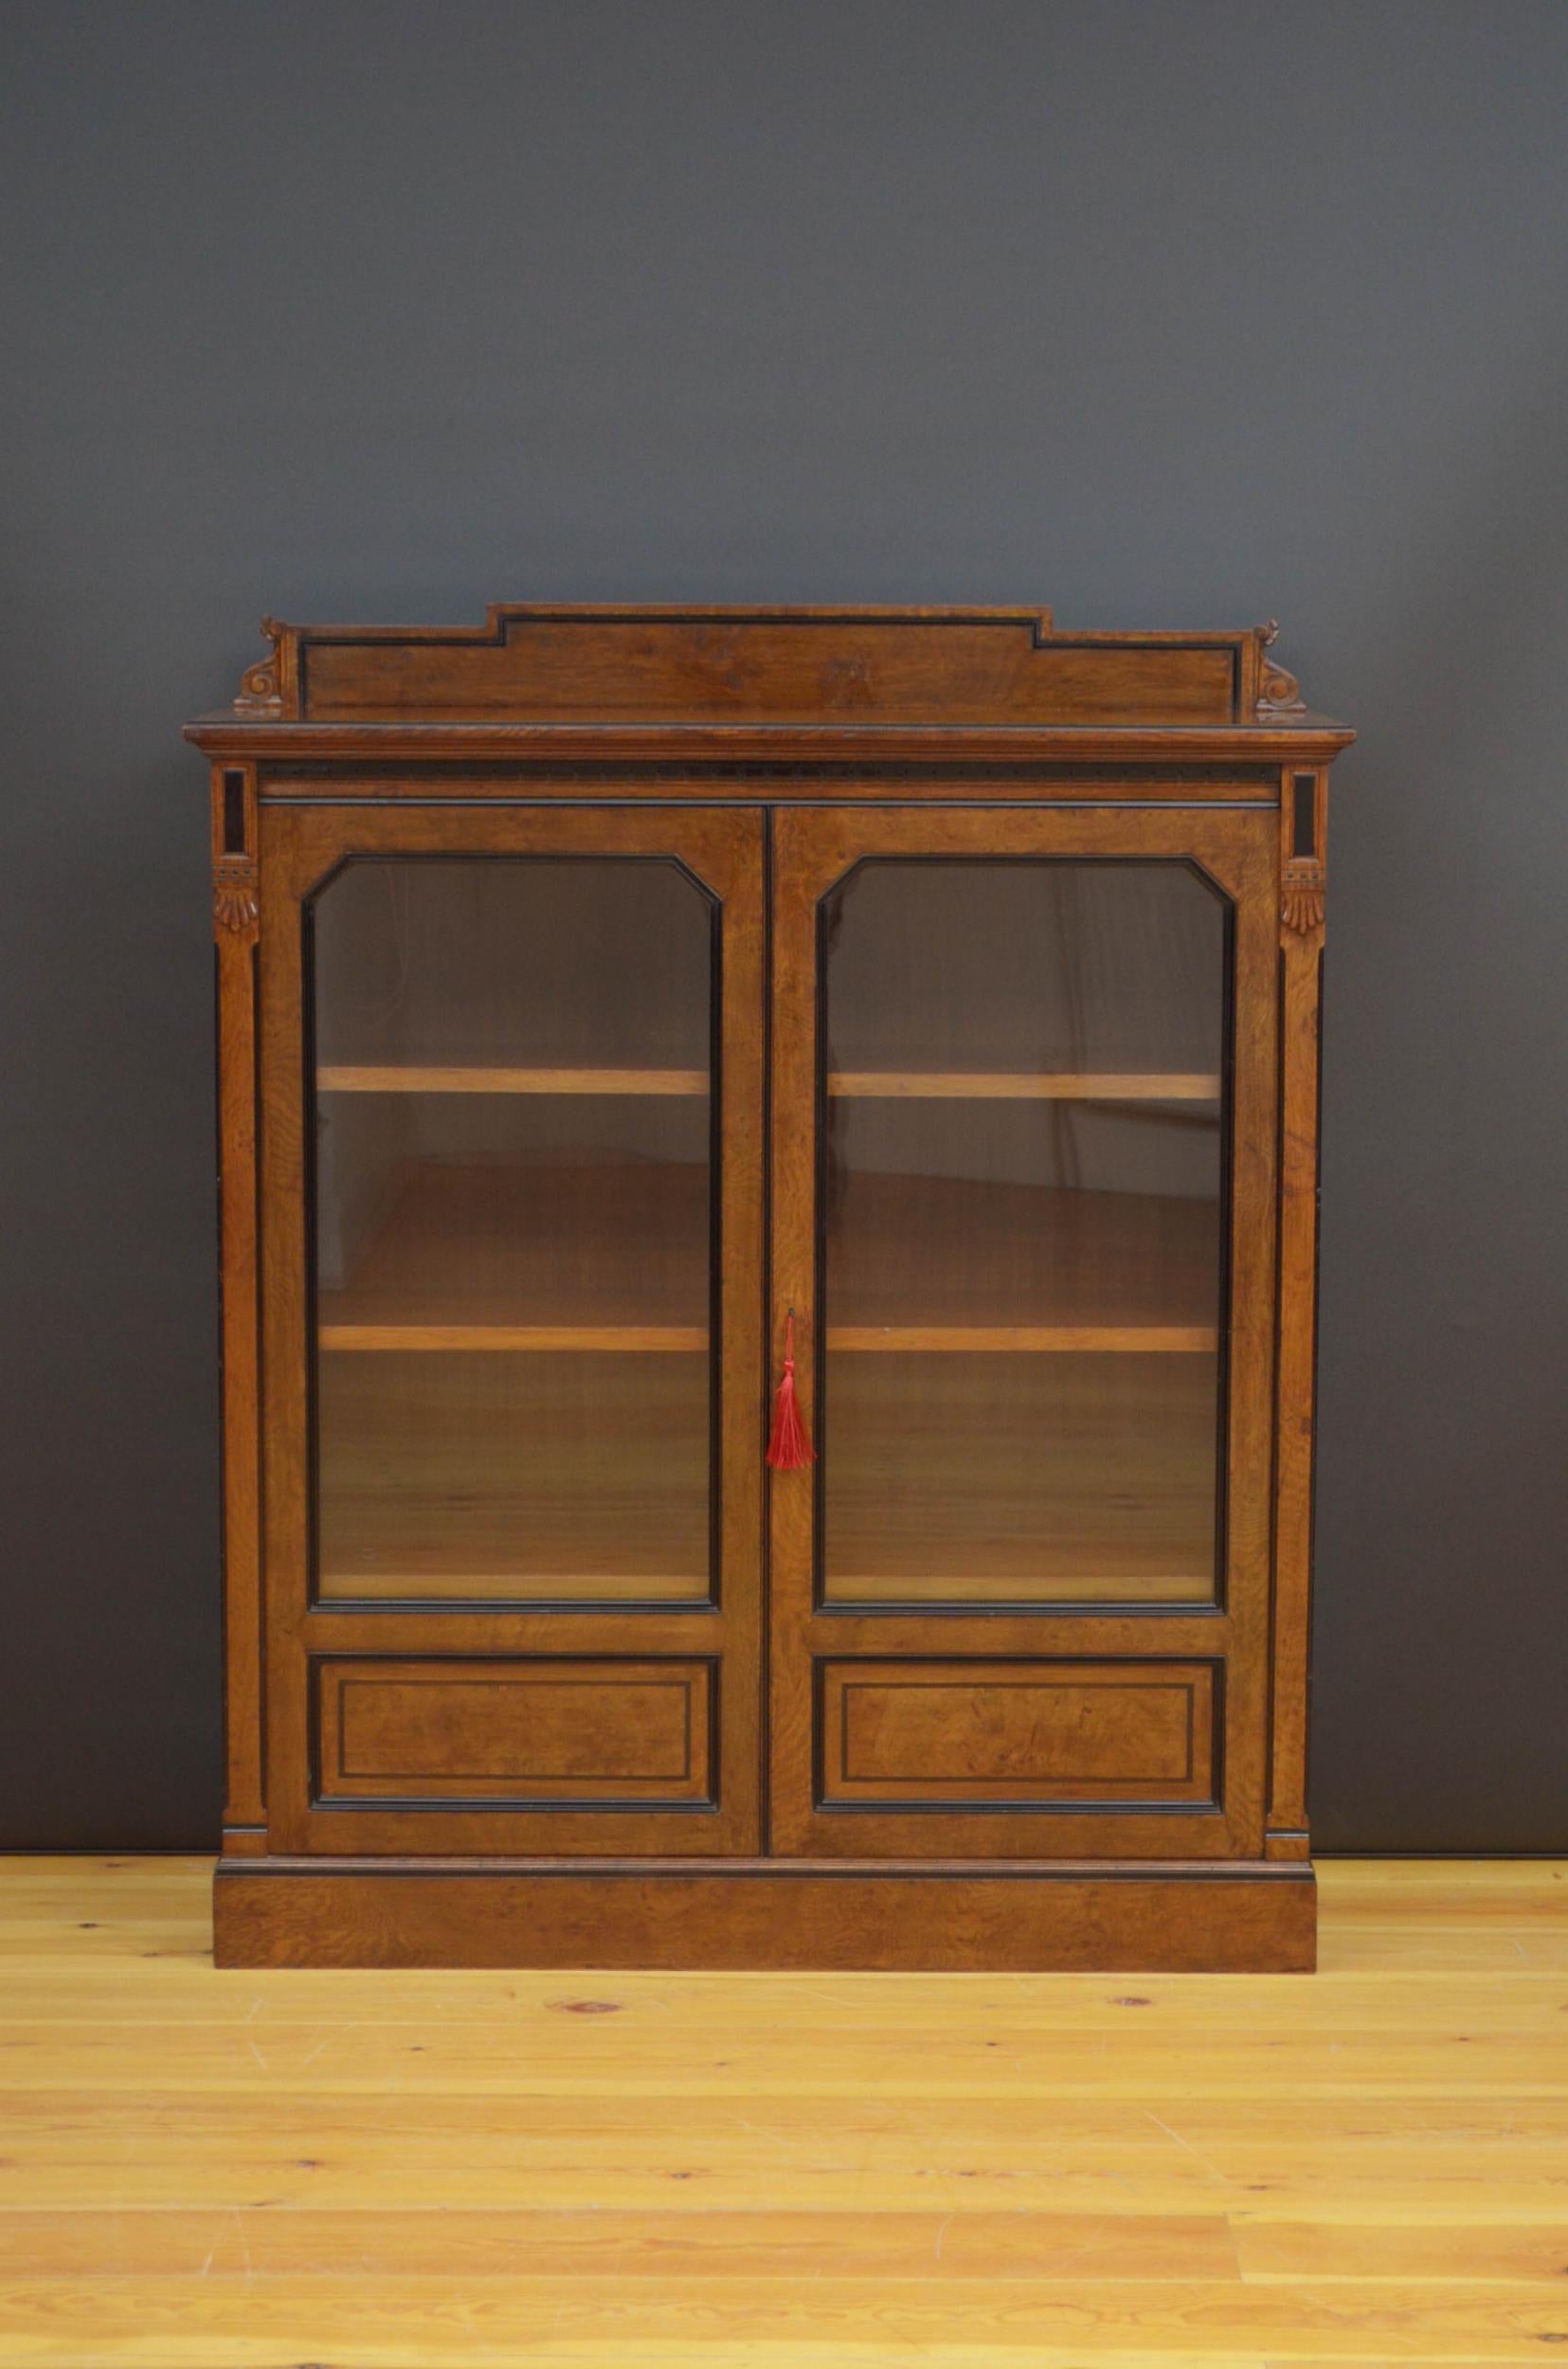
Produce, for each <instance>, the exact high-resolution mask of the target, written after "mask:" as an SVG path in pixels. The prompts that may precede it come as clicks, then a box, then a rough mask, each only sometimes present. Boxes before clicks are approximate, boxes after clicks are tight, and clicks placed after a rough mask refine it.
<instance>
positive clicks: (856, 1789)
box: [820, 1661, 1215, 1809]
mask: <svg viewBox="0 0 1568 2369" xmlns="http://www.w3.org/2000/svg"><path fill="white" fill-rule="evenodd" d="M820 1679H821V1704H822V1738H823V1771H822V1799H823V1802H824V1805H827V1806H832V1805H835V1804H840V1805H846V1806H847V1805H851V1804H855V1803H864V1804H866V1805H867V1806H871V1805H874V1804H875V1805H884V1804H888V1803H892V1802H902V1803H910V1802H920V1803H925V1804H927V1805H928V1806H930V1807H933V1808H936V1807H948V1806H953V1805H961V1804H962V1805H972V1804H975V1803H984V1802H990V1803H993V1804H995V1805H997V1806H998V1807H1003V1806H1006V1805H1009V1804H1016V1805H1018V1806H1020V1807H1023V1806H1026V1807H1028V1808H1030V1809H1042V1808H1049V1807H1050V1806H1051V1805H1052V1804H1053V1803H1056V1802H1060V1803H1062V1804H1064V1805H1065V1804H1069V1803H1071V1804H1072V1805H1073V1806H1075V1807H1081V1806H1082V1805H1083V1804H1085V1803H1086V1802H1093V1801H1107V1802H1115V1803H1117V1804H1122V1803H1127V1802H1139V1803H1146V1804H1151V1805H1153V1804H1159V1803H1162V1802H1180V1803H1182V1804H1184V1805H1187V1804H1192V1803H1201V1802H1206V1801H1208V1800H1209V1799H1211V1798H1212V1795H1213V1783H1214V1728H1215V1718H1214V1713H1215V1696H1214V1670H1213V1666H1212V1665H1211V1664H1210V1663H1208V1662H1150V1661H1142V1662H1111V1661H1108V1662H1072V1661H1034V1662H1020V1661H996V1662H989V1661H943V1662H939V1661H927V1662H916V1661H902V1662H878V1661H838V1662H827V1663H824V1664H823V1665H822V1667H821V1671H820Z"/></svg>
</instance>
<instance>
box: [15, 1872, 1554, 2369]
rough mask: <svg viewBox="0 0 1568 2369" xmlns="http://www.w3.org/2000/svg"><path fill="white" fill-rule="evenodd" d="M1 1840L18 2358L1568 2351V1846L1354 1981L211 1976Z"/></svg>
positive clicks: (1342, 1884) (322, 2360)
mask: <svg viewBox="0 0 1568 2369" xmlns="http://www.w3.org/2000/svg"><path fill="white" fill-rule="evenodd" d="M207 1882H208V1870H207V1865H206V1863H204V1862H198V1861H195V1860H189V1861H187V1860H167V1859H166V1860H157V1859H152V1860H139V1861H137V1860H111V1861H89V1860H81V1859H74V1860H40V1859H33V1860H27V1859H14V1860H9V1861H3V1862H0V2364H4V2369H24V2365H25V2364H31V2363H35V2362H49V2363H56V2364H58V2363H69V2364H79V2365H81V2369H86V2365H87V2364H96V2363H100V2362H101V2363H113V2364H115V2369H128V2365H129V2364H148V2365H149V2369H234V2365H236V2364H245V2365H246V2369H283V2365H284V2364H289V2365H290V2369H297V2364H306V2363H309V2364H322V2365H323V2369H325V2365H326V2364H331V2369H413V2365H414V2364H420V2369H430V2365H432V2364H440V2365H441V2369H454V2365H455V2364H460V2363H461V2364H467V2363H471V2362H487V2363H496V2362H504V2363H508V2364H511V2363H529V2364H532V2363H536V2362H544V2363H557V2362H559V2363H568V2362H569V2363H585V2362H592V2363H600V2362H603V2363H605V2364H607V2365H610V2369H652V2365H653V2364H656V2363H657V2364H658V2365H659V2369H693V2365H694V2364H695V2365H696V2369H707V2365H711V2369H721V2365H722V2369H798V2364H806V2363H809V2364H812V2369H828V2365H829V2364H831V2365H832V2369H878V2365H880V2364H883V2363H888V2362H895V2361H896V2362H906V2361H910V2362H912V2361H918V2362H920V2363H921V2364H923V2365H924V2369H977V2365H978V2364H984V2365H985V2369H1025V2365H1027V2369H1069V2365H1070V2364H1071V2365H1072V2369H1080V2365H1082V2364H1092V2365H1093V2369H1156V2364H1158V2369H1183V2364H1192V2363H1199V2362H1202V2363H1208V2362H1218V2363H1224V2364H1226V2365H1227V2369H1260V2364H1280V2365H1283V2364H1285V2363H1289V2364H1291V2369H1303V2365H1304V2364H1309V2363H1328V2362H1334V2363H1337V2364H1345V2363H1363V2364H1372V2363H1376V2364H1378V2365H1379V2369H1382V2365H1383V2364H1385V2363H1392V2362H1429V2363H1433V2362H1476V2361H1484V2362H1500V2361H1541V2360H1552V2359H1559V2360H1568V2354H1563V2353H1554V2352H1553V2351H1552V2350H1551V2348H1552V2347H1553V2346H1554V2345H1564V2346H1568V1913H1565V1911H1568V1865H1557V1866H1552V1865H1547V1864H1544V1863H1541V1862H1516V1863H1513V1864H1507V1863H1490V1864H1487V1863H1482V1864H1469V1865H1461V1864H1454V1863H1446V1864H1445V1863H1430V1862H1429V1863H1421V1864H1404V1865H1389V1864H1386V1863H1384V1864H1380V1865H1379V1864H1364V1865H1351V1864H1345V1863H1341V1864H1337V1865H1335V1864H1330V1865H1329V1866H1327V1867H1326V1868H1325V1870H1324V1871H1323V1898H1324V1939H1323V1960H1324V1969H1323V1972H1322V1973H1321V1974H1320V1975H1319V1976H1318V1977H1317V1978H1316V1979H1315V1980H1314V1979H1312V1978H1310V1977H1301V1976H1295V1977H1290V1976H1285V1977H1271V1978H1259V1979H1252V1978H1242V1977H1239V1976H1232V1977H1229V1978H1199V1977H1195V1976H1186V1977H1170V1976H1164V1977H1157V1976H1148V1977H1144V1976H1090V1975H1071V1976H1060V1977H1036V1976H1029V1977H1023V1976H1017V1975H1013V1976H1006V1977H996V1978H993V1977H989V1976H980V1975H975V1976H944V1975H850V1976H845V1975H821V1976H800V1975H797V1976H751V1977H746V1976H739V1977H737V1976H671V1975H645V1976H625V1975H614V1976H611V1975H603V1974H600V1975H579V1976H571V1975H566V1976H563V1975H560V1974H548V1975H532V1974H504V1975H500V1974H466V1975H433V1974H432V1975H392V1974H380V1975H359V1974H272V1975H253V1974H222V1975H219V1974H214V1973H213V1971H212V1969H211V1966H210V1964H209V1962H208V1960H207Z"/></svg>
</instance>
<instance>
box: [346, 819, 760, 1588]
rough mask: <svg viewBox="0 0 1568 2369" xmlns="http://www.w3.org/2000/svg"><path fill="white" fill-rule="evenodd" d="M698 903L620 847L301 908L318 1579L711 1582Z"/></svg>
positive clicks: (706, 1162)
mask: <svg viewBox="0 0 1568 2369" xmlns="http://www.w3.org/2000/svg"><path fill="white" fill-rule="evenodd" d="M713 910H714V909H713V907H712V904H711V903H710V900H709V899H708V897H707V896H706V895H705V894H704V893H703V892H702V891H701V890H700V889H699V888H698V887H697V886H696V885H695V883H694V881H692V880H691V878H690V877H688V876H687V875H686V874H685V873H683V872H682V871H680V870H679V869H678V867H676V865H675V864H672V863H663V862H652V861H647V860H643V859H634V858H599V859H590V860H584V861H576V860H569V861H568V860H565V859H553V858H542V857H541V858H510V857H476V858H467V857H464V858H440V857H427V858H409V859H362V860H357V861H355V862H352V863H351V864H349V865H347V866H346V867H345V868H344V869H343V870H342V871H340V872H339V873H338V874H337V875H336V876H335V877H333V879H332V880H331V881H329V882H328V884H327V886H326V887H325V888H324V889H323V890H322V891H320V892H319V894H318V895H317V896H316V898H315V905H314V910H313V916H312V931H311V937H312V974H313V993H312V1009H313V1014H314V1047H315V1049H314V1061H315V1195H314V1207H315V1219H314V1226H315V1286H316V1300H315V1314H316V1375H315V1423H316V1468H317V1481H316V1583H317V1594H318V1595H319V1596H320V1597H322V1598H328V1599H341V1598H359V1599H400V1598H401V1599H409V1598H421V1599H425V1600H446V1601H452V1600H489V1601H496V1600H514V1601H517V1600H522V1601H528V1600H533V1601H538V1600H550V1599H554V1600H596V1599H597V1600H615V1601H624V1600H659V1601H666V1600H685V1601H690V1600H701V1599H703V1598H706V1597H707V1596H708V1595H709V1593H710V1589H711V1580H712V1568H711V1560H712V1559H711V1545H710V1541H711V1533H712V1524H711V1519H710V1505H711V1499H712V1486H711V1460H712V1459H711V1449H712V1291H713V1264H712V1250H711V1244H712V1239H713V1162H712V1110H713V1095H712V1022H713V997H714V991H715V970H714V944H715V941H714V931H713Z"/></svg>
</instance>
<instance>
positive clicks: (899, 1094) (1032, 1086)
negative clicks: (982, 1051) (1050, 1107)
mask: <svg viewBox="0 0 1568 2369" xmlns="http://www.w3.org/2000/svg"><path fill="white" fill-rule="evenodd" d="M827 1090H828V1093H829V1094H832V1095H842V1096H844V1097H846V1098H850V1097H859V1096H876V1097H881V1098H884V1099H892V1100H896V1101H910V1102H920V1101H946V1100H949V1099H953V1100H976V1101H981V1100H984V1101H1007V1102H1217V1100H1218V1099H1219V1092H1220V1080H1219V1079H1218V1078H1217V1077H1216V1076H1207V1075H1205V1074H1203V1073H1201V1072H1195V1071H1186V1070H1181V1071H1168V1072H1166V1071H1161V1072H1148V1073H1138V1074H1132V1075H1126V1076H1124V1075H1122V1074H1120V1073H1111V1072H1108V1071H1107V1072H1096V1071H1088V1070H830V1071H829V1072H828V1080H827Z"/></svg>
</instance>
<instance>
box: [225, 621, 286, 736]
mask: <svg viewBox="0 0 1568 2369" xmlns="http://www.w3.org/2000/svg"><path fill="white" fill-rule="evenodd" d="M261 639H262V641H263V642H271V644H272V656H271V657H270V658H264V659H261V660H260V661H259V662H258V663H257V664H256V665H255V666H247V667H246V668H245V671H244V673H243V675H242V676H241V678H240V696H239V697H238V698H237V699H236V700H235V702H234V713H235V714H236V715H281V714H282V713H283V682H282V660H281V651H280V646H279V645H280V644H281V642H282V639H283V628H282V626H281V625H280V624H278V623H277V621H276V619H274V618H271V617H263V618H262V620H261Z"/></svg>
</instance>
